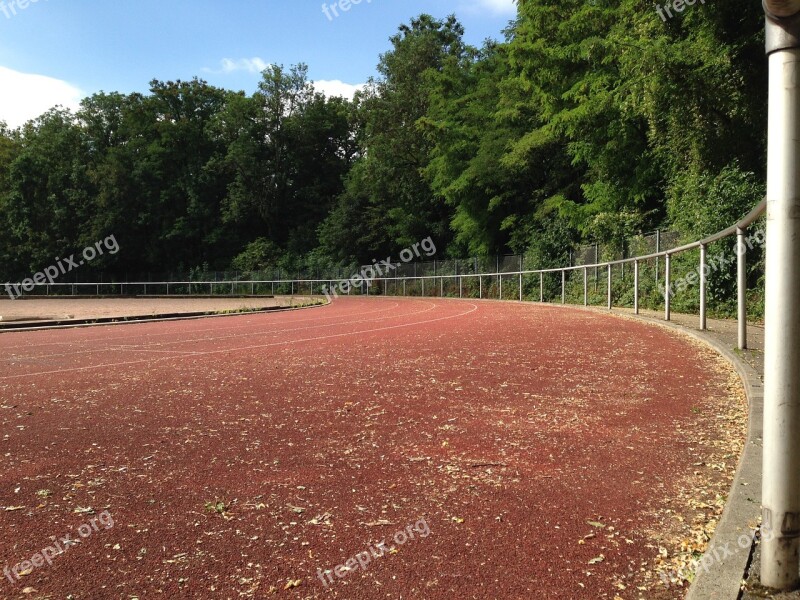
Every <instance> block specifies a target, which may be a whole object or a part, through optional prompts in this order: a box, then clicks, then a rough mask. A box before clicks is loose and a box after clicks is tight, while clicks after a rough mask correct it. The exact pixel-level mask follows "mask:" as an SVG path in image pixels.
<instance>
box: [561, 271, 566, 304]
mask: <svg viewBox="0 0 800 600" xmlns="http://www.w3.org/2000/svg"><path fill="white" fill-rule="evenodd" d="M566 303H567V272H566V271H564V270H563V269H562V271H561V304H566Z"/></svg>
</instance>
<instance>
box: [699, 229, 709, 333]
mask: <svg viewBox="0 0 800 600" xmlns="http://www.w3.org/2000/svg"><path fill="white" fill-rule="evenodd" d="M707 250H708V249H707V248H706V245H705V244H700V331H705V330H706V324H707V323H706V287H707V286H708V281H707V279H708V271H707V270H706V253H707Z"/></svg>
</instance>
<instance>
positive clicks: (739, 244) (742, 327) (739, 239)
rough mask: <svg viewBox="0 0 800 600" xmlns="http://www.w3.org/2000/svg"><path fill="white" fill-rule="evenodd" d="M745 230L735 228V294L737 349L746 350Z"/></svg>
mask: <svg viewBox="0 0 800 600" xmlns="http://www.w3.org/2000/svg"><path fill="white" fill-rule="evenodd" d="M746 234H747V230H745V229H742V228H741V227H739V228H737V229H736V282H737V283H736V295H737V308H738V310H737V319H738V324H739V336H738V337H739V350H747V245H746V244H745V241H744V236H745V235H746Z"/></svg>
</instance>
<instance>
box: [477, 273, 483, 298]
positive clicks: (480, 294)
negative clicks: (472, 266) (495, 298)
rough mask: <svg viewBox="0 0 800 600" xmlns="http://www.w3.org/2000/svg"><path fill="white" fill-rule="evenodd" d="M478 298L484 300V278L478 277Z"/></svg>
mask: <svg viewBox="0 0 800 600" xmlns="http://www.w3.org/2000/svg"><path fill="white" fill-rule="evenodd" d="M478 298H479V299H481V300H483V277H481V276H480V275H478Z"/></svg>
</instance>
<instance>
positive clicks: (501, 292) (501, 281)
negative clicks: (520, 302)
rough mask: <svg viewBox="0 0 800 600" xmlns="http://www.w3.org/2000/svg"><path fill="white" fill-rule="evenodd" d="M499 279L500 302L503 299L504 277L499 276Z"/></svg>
mask: <svg viewBox="0 0 800 600" xmlns="http://www.w3.org/2000/svg"><path fill="white" fill-rule="evenodd" d="M497 277H498V279H499V280H500V300H502V299H503V276H502V275H498V276H497Z"/></svg>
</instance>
